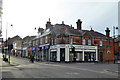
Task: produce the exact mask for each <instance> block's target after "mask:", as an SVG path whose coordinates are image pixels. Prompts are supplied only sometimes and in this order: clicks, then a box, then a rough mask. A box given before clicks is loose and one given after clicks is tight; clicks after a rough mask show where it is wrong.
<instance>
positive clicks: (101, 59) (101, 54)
mask: <svg viewBox="0 0 120 80" xmlns="http://www.w3.org/2000/svg"><path fill="white" fill-rule="evenodd" d="M102 61H103V53H102V52H100V62H102Z"/></svg>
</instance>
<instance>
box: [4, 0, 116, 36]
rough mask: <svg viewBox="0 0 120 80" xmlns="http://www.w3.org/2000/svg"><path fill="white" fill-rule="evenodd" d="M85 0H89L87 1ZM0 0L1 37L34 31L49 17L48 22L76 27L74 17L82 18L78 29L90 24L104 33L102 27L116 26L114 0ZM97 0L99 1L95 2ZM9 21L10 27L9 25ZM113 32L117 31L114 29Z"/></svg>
mask: <svg viewBox="0 0 120 80" xmlns="http://www.w3.org/2000/svg"><path fill="white" fill-rule="evenodd" d="M88 1H89V2H88ZM88 1H87V0H3V37H4V38H6V26H7V23H8V35H7V36H8V37H13V36H15V35H19V36H20V37H22V38H23V37H25V36H28V35H30V36H31V35H36V34H37V30H34V28H35V27H37V28H39V26H40V27H42V28H44V29H45V24H46V22H47V21H48V19H49V18H50V21H51V23H52V24H56V23H60V24H61V23H62V21H64V23H65V24H67V25H72V26H74V27H75V28H76V21H77V20H78V19H81V20H82V22H83V23H82V29H87V30H90V26H91V27H92V28H93V29H94V30H95V31H98V32H101V33H103V34H105V29H106V27H109V28H110V30H111V33H110V34H111V35H112V34H113V33H112V31H113V26H118V0H105V1H106V2H105V1H102V0H88ZM98 1H99V2H98ZM10 24H13V27H10ZM116 34H117V32H116Z"/></svg>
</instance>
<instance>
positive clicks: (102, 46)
mask: <svg viewBox="0 0 120 80" xmlns="http://www.w3.org/2000/svg"><path fill="white" fill-rule="evenodd" d="M76 23H77V29H74V27H72V26H69V25H66V24H64V22H62V24H55V25H52V24H51V22H50V20H49V21H48V22H47V24H46V29H42V30H41V31H40V30H39V31H38V33H39V35H38V37H37V38H35V39H34V40H32V52H33V54H34V55H35V56H36V58H37V59H39V60H42V61H65V62H69V61H108V60H109V61H113V60H114V53H113V39H112V38H111V37H110V36H109V33H110V30H109V28H107V29H106V30H105V31H106V35H104V34H102V33H99V32H97V31H94V30H92V29H91V30H82V26H81V25H82V21H81V20H80V19H78V21H77V22H76ZM73 49H74V51H73Z"/></svg>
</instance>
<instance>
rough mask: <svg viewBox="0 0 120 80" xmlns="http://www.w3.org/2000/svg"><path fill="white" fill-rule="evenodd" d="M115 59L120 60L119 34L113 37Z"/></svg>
mask: <svg viewBox="0 0 120 80" xmlns="http://www.w3.org/2000/svg"><path fill="white" fill-rule="evenodd" d="M115 59H116V60H120V35H119V36H118V37H116V39H115Z"/></svg>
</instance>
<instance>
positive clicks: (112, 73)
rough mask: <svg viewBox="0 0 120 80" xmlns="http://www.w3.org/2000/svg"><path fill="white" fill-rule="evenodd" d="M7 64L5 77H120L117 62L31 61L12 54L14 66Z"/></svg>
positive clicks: (4, 71) (3, 71)
mask: <svg viewBox="0 0 120 80" xmlns="http://www.w3.org/2000/svg"><path fill="white" fill-rule="evenodd" d="M1 57H2V56H1V55H0V58H1ZM5 64H6V63H4V62H3V65H2V66H1V67H2V77H3V78H118V65H117V64H99V63H54V62H50V63H49V62H35V63H31V62H29V59H27V58H21V57H14V56H11V64H13V65H12V66H9V65H8V66H4V65H5ZM6 65H7V64H6Z"/></svg>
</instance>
